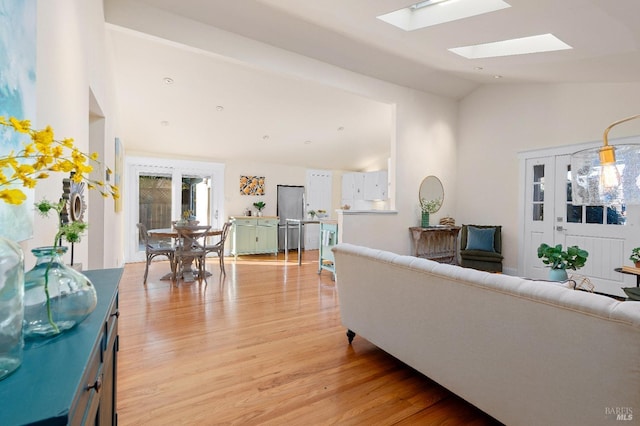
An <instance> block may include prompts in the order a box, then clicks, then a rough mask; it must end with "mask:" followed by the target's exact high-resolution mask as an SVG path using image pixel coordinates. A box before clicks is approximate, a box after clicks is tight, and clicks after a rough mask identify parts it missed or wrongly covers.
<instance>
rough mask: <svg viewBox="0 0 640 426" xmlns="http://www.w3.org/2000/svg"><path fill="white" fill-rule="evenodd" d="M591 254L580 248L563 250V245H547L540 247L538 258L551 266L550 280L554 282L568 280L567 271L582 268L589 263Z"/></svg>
mask: <svg viewBox="0 0 640 426" xmlns="http://www.w3.org/2000/svg"><path fill="white" fill-rule="evenodd" d="M588 256H589V253H588V252H587V251H586V250H582V249H581V248H580V247H578V246H571V247H567V250H562V244H558V245H556V246H553V247H552V246H550V245H547V244H545V243H542V244H540V247H538V258H540V259H542V263H544V264H545V265H547V266H549V268H551V270H550V271H549V279H551V280H553V281H564V280H566V279H567V269H573V270H574V271H576V270H578V269H580V268H582V267H583V266H584V265H585V263H587V257H588Z"/></svg>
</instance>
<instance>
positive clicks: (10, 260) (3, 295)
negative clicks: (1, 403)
mask: <svg viewBox="0 0 640 426" xmlns="http://www.w3.org/2000/svg"><path fill="white" fill-rule="evenodd" d="M23 298H24V254H23V253H22V249H20V246H18V245H17V244H16V243H14V242H13V241H10V240H7V239H5V238H2V237H0V380H2V379H4V378H5V377H7V376H8V375H9V374H11V373H12V372H13V371H15V370H16V369H17V368H18V367H19V366H20V364H21V363H22V347H23V340H22V318H23V312H24V310H23Z"/></svg>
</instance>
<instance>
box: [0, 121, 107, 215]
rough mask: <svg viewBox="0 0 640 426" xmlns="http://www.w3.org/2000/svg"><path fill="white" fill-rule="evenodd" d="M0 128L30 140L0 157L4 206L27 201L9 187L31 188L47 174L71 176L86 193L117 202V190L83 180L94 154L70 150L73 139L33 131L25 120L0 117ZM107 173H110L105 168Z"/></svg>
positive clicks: (95, 158) (89, 169) (22, 193)
mask: <svg viewBox="0 0 640 426" xmlns="http://www.w3.org/2000/svg"><path fill="white" fill-rule="evenodd" d="M0 126H2V127H4V128H5V129H8V130H11V131H13V132H16V133H24V134H27V135H29V136H30V138H31V141H30V142H29V143H25V144H24V146H23V148H22V149H21V150H20V151H18V152H14V151H11V152H9V154H7V155H5V156H0V199H1V200H2V201H4V202H5V203H8V204H22V202H23V201H24V200H26V198H27V197H26V195H25V194H24V192H23V191H22V190H21V189H19V188H14V187H13V186H14V185H16V184H21V185H22V186H23V187H24V188H34V187H35V186H36V184H37V182H38V180H42V179H46V178H48V177H49V173H50V172H67V173H69V172H75V174H74V175H73V177H72V179H73V181H75V182H78V183H80V182H83V181H84V182H86V183H87V187H88V188H89V189H98V190H99V191H100V193H101V194H102V196H103V197H109V196H111V197H113V198H114V199H117V198H119V191H118V187H117V186H115V185H111V184H106V183H105V182H103V181H98V180H93V179H90V178H89V177H88V176H87V175H88V174H89V173H91V172H92V171H93V166H92V165H91V164H90V163H91V162H94V163H97V160H98V154H96V153H93V154H90V155H88V154H85V153H83V152H81V151H80V150H78V149H77V148H76V147H75V146H74V144H73V142H74V141H73V139H70V138H67V139H62V140H56V139H55V138H54V134H53V130H52V129H51V127H49V126H47V127H46V128H44V129H41V130H36V129H33V128H32V127H31V122H30V121H29V120H19V119H17V118H15V117H9V118H8V119H6V118H5V117H3V116H0ZM2 127H0V129H2ZM0 134H1V132H0ZM107 173H111V170H110V169H108V168H107Z"/></svg>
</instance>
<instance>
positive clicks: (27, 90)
mask: <svg viewBox="0 0 640 426" xmlns="http://www.w3.org/2000/svg"><path fill="white" fill-rule="evenodd" d="M36 17H37V13H36V0H26V1H25V0H0V58H2V60H0V116H3V117H5V118H6V119H8V118H9V117H16V118H18V119H20V120H32V122H34V123H33V124H34V126H35V125H36V123H35V119H36V117H35V115H36ZM25 142H30V139H29V136H28V135H24V134H22V135H18V134H16V133H15V132H12V131H2V130H1V129H0V158H3V157H5V156H7V155H9V153H10V152H12V151H13V152H16V153H17V152H20V151H21V150H22V148H23V146H24V143H25ZM20 190H22V192H23V193H24V194H25V195H26V196H27V199H26V200H25V201H23V202H22V204H20V205H11V204H7V203H5V202H3V201H0V236H3V237H5V238H8V239H10V240H13V241H24V240H26V239H28V238H31V237H32V236H33V217H34V214H35V210H34V208H33V204H34V198H35V193H34V190H33V189H29V188H24V187H22V186H20Z"/></svg>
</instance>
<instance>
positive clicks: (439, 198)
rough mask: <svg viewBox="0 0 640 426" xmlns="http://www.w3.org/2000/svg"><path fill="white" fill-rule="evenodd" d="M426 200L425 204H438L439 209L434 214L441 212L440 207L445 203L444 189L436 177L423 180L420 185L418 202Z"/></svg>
mask: <svg viewBox="0 0 640 426" xmlns="http://www.w3.org/2000/svg"><path fill="white" fill-rule="evenodd" d="M423 199H424V200H425V202H427V203H429V202H438V203H437V204H439V205H438V206H437V208H436V209H435V210H434V211H433V213H435V212H437V211H438V210H440V206H442V203H443V202H444V188H443V187H442V182H440V179H438V178H437V177H435V176H427V177H426V178H424V179H423V180H422V183H421V184H420V191H419V194H418V201H422V200H423Z"/></svg>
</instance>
